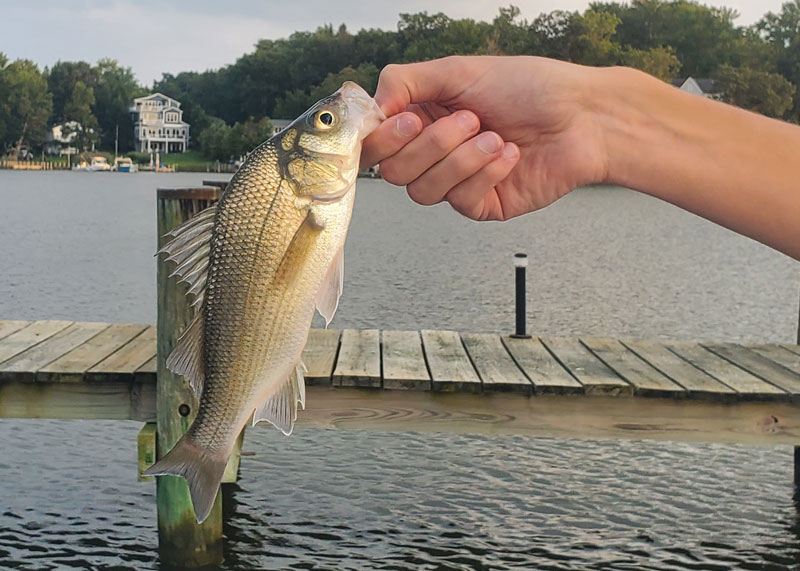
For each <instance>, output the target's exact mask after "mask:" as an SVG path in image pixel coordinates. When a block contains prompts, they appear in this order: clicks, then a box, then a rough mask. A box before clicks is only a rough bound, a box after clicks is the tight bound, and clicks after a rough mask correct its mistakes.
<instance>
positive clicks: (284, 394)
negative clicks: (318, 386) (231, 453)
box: [253, 363, 306, 436]
mask: <svg viewBox="0 0 800 571" xmlns="http://www.w3.org/2000/svg"><path fill="white" fill-rule="evenodd" d="M305 370H306V368H305V366H304V365H303V364H302V363H298V364H297V366H295V368H294V371H292V374H291V375H289V378H288V379H287V380H286V381H284V382H283V384H281V387H280V389H279V390H278V392H276V393H274V394H273V395H271V396H270V397H269V398H268V399H267V400H266V401H264V403H263V404H262V405H261V406H259V407H258V408H257V409H256V410H255V412H253V425H255V424H256V423H258V422H262V421H264V422H269V423H270V424H272V425H273V426H274V427H275V428H277V429H278V430H280V431H281V432H283V433H284V434H285V435H286V436H289V435H290V434H291V433H292V429H293V428H294V421H295V420H297V405H298V403H299V404H300V406H301V407H303V408H304V409H305V408H306V386H305V379H304V377H303V372H304V371H305Z"/></svg>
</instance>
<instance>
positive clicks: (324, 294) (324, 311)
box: [314, 247, 344, 327]
mask: <svg viewBox="0 0 800 571" xmlns="http://www.w3.org/2000/svg"><path fill="white" fill-rule="evenodd" d="M343 288H344V247H342V248H340V249H339V251H338V252H336V255H335V256H334V257H333V261H332V262H331V265H330V267H329V268H328V271H327V272H326V274H325V278H324V279H323V280H322V285H321V286H320V288H319V291H318V292H317V297H316V299H315V300H314V303H315V304H316V306H317V311H319V314H320V315H321V316H322V317H324V318H325V327H328V325H330V322H331V319H333V316H334V314H335V313H336V308H337V307H338V306H339V298H340V297H341V296H342V289H343Z"/></svg>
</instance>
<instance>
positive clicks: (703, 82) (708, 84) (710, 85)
mask: <svg viewBox="0 0 800 571" xmlns="http://www.w3.org/2000/svg"><path fill="white" fill-rule="evenodd" d="M690 79H691V80H692V81H694V82H695V83H696V84H697V87H699V88H700V89H701V90H702V92H703V93H716V88H715V85H714V80H713V79H711V78H709V77H692V76H691V75H690V76H688V77H677V78H675V79H673V80H672V81H671V83H672V85H674V86H675V87H678V88H680V87H683V86H684V85H685V84H686V82H687V81H689V80H690Z"/></svg>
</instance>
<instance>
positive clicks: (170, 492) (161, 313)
mask: <svg viewBox="0 0 800 571" xmlns="http://www.w3.org/2000/svg"><path fill="white" fill-rule="evenodd" d="M218 196H219V189H216V188H193V189H177V190H159V191H158V199H157V203H158V206H157V209H158V214H157V215H158V226H157V228H158V246H159V249H160V248H161V247H163V246H164V244H165V243H166V242H167V238H165V237H164V236H165V234H166V233H167V232H169V231H170V230H172V229H173V228H175V227H176V226H178V225H179V224H181V223H182V222H184V221H185V220H188V219H189V218H191V217H192V216H194V215H195V214H197V213H198V212H200V211H201V210H203V209H205V208H207V207H208V206H210V205H211V204H212V203H213V202H214V201H215V200H216V199H217V198H218ZM157 264H158V277H157V283H158V341H157V345H158V364H157V375H158V377H157V379H158V381H157V388H156V394H157V402H158V404H157V414H156V417H157V442H158V455H159V457H162V456H164V455H165V454H166V453H167V452H169V450H170V449H171V448H172V447H173V445H174V444H175V443H176V442H177V441H178V439H179V438H180V437H181V435H182V434H183V433H184V432H185V431H186V430H187V429H188V428H189V426H190V425H191V422H192V419H194V417H195V415H196V412H197V405H198V403H197V399H196V398H195V397H194V395H193V394H192V391H191V390H190V388H189V387H188V386H187V384H186V382H185V381H184V379H183V378H182V377H181V376H179V375H176V374H174V373H172V372H171V371H169V370H168V369H167V366H166V360H167V356H168V355H169V353H170V351H171V350H172V348H173V347H174V346H175V343H176V341H177V339H178V336H179V335H180V333H181V331H183V329H184V327H185V326H186V325H187V324H188V322H189V321H190V319H191V317H192V313H193V310H192V308H191V306H190V304H189V300H188V299H187V298H186V285H185V284H177V283H176V280H175V279H174V278H172V279H170V278H169V274H170V273H171V271H170V270H171V268H169V267H168V266H167V262H165V261H164V257H163V256H159V257H158V262H157ZM187 407H188V414H181V413H182V412H183V413H187ZM156 502H157V505H158V544H159V553H160V557H161V561H162V563H164V564H167V565H180V566H181V567H189V568H196V567H202V566H205V565H214V564H218V563H220V562H221V561H222V500H221V496H220V495H219V494H217V499H216V501H215V503H214V508H213V509H212V511H211V514H210V515H209V516H208V519H206V521H205V522H203V523H202V524H198V523H197V521H196V519H195V514H194V509H193V508H192V502H191V499H190V497H189V487H188V486H187V485H186V481H185V480H184V479H183V478H178V477H174V476H161V477H158V478H157V483H156Z"/></svg>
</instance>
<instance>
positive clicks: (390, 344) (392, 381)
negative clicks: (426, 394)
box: [382, 331, 432, 391]
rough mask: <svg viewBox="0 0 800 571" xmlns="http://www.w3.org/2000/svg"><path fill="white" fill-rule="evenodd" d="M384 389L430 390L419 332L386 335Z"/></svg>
mask: <svg viewBox="0 0 800 571" xmlns="http://www.w3.org/2000/svg"><path fill="white" fill-rule="evenodd" d="M382 351H383V388H385V389H411V390H422V391H429V390H431V388H432V387H431V375H430V373H429V372H428V366H427V365H426V364H425V355H424V354H423V352H422V338H421V337H420V334H419V331H384V332H383V343H382Z"/></svg>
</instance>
